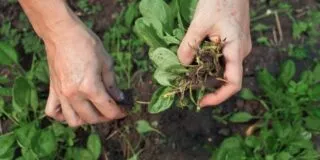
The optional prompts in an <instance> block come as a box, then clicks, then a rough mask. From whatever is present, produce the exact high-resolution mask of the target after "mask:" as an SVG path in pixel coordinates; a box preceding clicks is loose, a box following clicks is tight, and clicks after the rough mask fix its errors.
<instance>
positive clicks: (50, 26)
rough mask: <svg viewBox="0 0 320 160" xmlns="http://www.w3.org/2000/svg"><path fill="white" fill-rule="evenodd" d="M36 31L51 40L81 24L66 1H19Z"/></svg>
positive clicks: (45, 38)
mask: <svg viewBox="0 0 320 160" xmlns="http://www.w3.org/2000/svg"><path fill="white" fill-rule="evenodd" d="M19 2H20V4H21V6H22V8H23V9H24V11H25V13H26V14H27V16H28V18H29V20H30V22H31V24H32V26H33V28H34V30H35V31H36V33H37V34H38V36H40V37H41V38H42V39H43V40H47V39H48V40H50V39H52V38H54V37H57V36H59V35H61V34H64V32H67V30H70V29H71V28H73V27H75V26H77V25H79V24H81V22H80V20H79V18H78V17H77V16H76V15H75V14H74V13H73V11H72V10H71V9H70V8H69V7H68V5H67V3H66V1H65V0H45V1H44V0H19Z"/></svg>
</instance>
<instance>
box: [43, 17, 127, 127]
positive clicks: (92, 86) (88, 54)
mask: <svg viewBox="0 0 320 160" xmlns="http://www.w3.org/2000/svg"><path fill="white" fill-rule="evenodd" d="M44 42H45V46H46V52H47V57H48V64H49V70H50V94H49V98H48V101H47V105H46V109H45V113H46V114H47V115H48V116H50V117H52V118H54V119H56V120H59V121H66V122H67V123H68V124H69V126H72V127H76V126H80V125H83V124H93V123H99V122H104V121H110V120H113V119H120V118H123V117H124V116H125V115H126V114H125V112H124V111H123V110H122V109H120V108H119V106H118V105H117V104H116V102H115V100H116V101H121V100H122V99H123V98H124V95H123V93H122V92H121V91H120V90H119V89H118V88H117V87H116V84H115V76H114V72H113V66H112V59H111V57H110V55H108V54H107V52H106V51H105V49H104V47H103V45H102V43H101V41H100V40H99V38H98V37H97V36H96V35H95V34H94V33H93V32H92V31H91V30H89V29H88V28H86V27H85V26H84V25H83V24H79V23H77V24H75V25H73V26H72V27H70V28H68V29H67V31H66V32H60V33H59V35H54V36H46V38H45V39H44Z"/></svg>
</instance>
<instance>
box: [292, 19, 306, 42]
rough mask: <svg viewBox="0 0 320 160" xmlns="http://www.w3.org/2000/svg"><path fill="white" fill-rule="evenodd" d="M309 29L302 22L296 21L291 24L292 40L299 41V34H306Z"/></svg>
mask: <svg viewBox="0 0 320 160" xmlns="http://www.w3.org/2000/svg"><path fill="white" fill-rule="evenodd" d="M308 28H309V24H308V23H306V22H303V21H298V22H295V23H293V25H292V31H293V33H292V36H293V39H299V38H300V37H301V34H302V33H304V32H306V31H307V30H308Z"/></svg>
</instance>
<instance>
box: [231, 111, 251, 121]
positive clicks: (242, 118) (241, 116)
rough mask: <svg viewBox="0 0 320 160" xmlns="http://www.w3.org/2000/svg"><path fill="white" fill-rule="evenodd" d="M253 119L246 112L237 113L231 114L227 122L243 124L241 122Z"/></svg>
mask: <svg viewBox="0 0 320 160" xmlns="http://www.w3.org/2000/svg"><path fill="white" fill-rule="evenodd" d="M253 118H254V117H253V116H252V115H251V114H250V113H248V112H238V113H235V114H233V115H232V116H231V117H230V118H229V120H230V121H231V122H236V123H243V122H248V121H250V120H251V119H253Z"/></svg>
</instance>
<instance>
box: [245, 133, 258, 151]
mask: <svg viewBox="0 0 320 160" xmlns="http://www.w3.org/2000/svg"><path fill="white" fill-rule="evenodd" d="M244 142H245V144H246V145H247V146H248V147H250V148H256V147H258V146H259V145H260V144H261V142H260V141H259V139H258V138H257V137H255V136H248V137H246V139H245V141H244Z"/></svg>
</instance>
